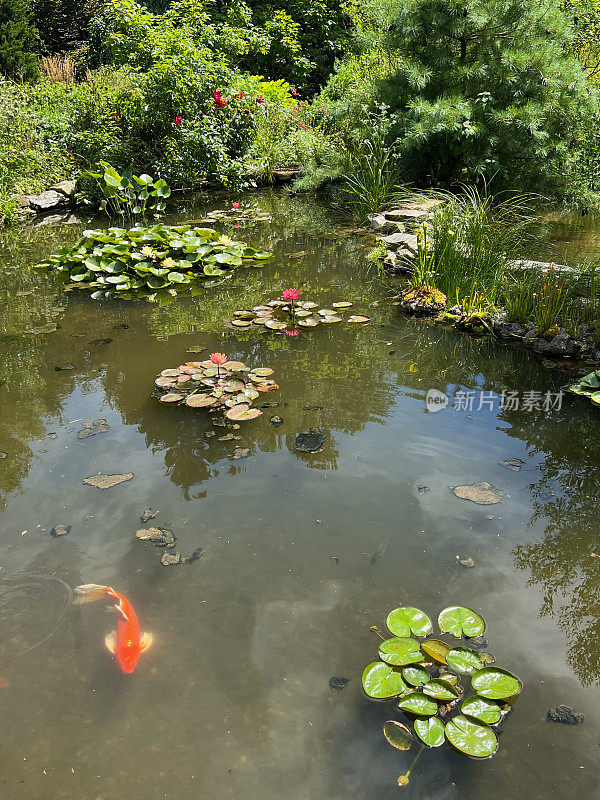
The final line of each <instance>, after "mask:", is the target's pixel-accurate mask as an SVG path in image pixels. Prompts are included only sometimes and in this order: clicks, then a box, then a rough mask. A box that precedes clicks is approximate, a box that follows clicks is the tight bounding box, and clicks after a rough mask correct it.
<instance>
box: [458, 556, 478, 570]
mask: <svg viewBox="0 0 600 800" xmlns="http://www.w3.org/2000/svg"><path fill="white" fill-rule="evenodd" d="M458 563H459V564H460V565H461V567H465V568H466V569H473V567H474V566H475V562H474V561H473V559H472V558H471V556H467V557H466V558H459V559H458Z"/></svg>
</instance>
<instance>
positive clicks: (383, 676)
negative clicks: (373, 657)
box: [362, 661, 406, 700]
mask: <svg viewBox="0 0 600 800" xmlns="http://www.w3.org/2000/svg"><path fill="white" fill-rule="evenodd" d="M362 685H363V689H364V690H365V692H366V693H367V694H368V695H369V697H374V698H375V699H376V700H389V699H390V698H391V697H397V696H398V695H400V694H402V692H404V691H406V684H405V683H404V681H403V680H402V675H401V673H400V670H399V669H396V668H395V667H392V666H390V665H389V664H384V663H383V662H382V661H373V662H372V663H371V664H368V665H367V666H366V667H365V669H364V672H363V676H362Z"/></svg>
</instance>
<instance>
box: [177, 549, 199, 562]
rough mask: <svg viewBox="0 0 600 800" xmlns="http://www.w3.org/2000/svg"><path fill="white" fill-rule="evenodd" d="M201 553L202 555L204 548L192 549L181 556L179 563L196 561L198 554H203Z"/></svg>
mask: <svg viewBox="0 0 600 800" xmlns="http://www.w3.org/2000/svg"><path fill="white" fill-rule="evenodd" d="M203 555H204V548H203V547H197V548H196V549H195V550H192V552H191V553H190V554H189V555H187V556H182V558H181V563H182V564H193V563H194V561H198V559H199V558H200V556H203Z"/></svg>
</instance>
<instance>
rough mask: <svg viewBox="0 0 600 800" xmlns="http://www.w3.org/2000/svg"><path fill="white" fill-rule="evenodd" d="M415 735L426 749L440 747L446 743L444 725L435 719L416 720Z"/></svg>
mask: <svg viewBox="0 0 600 800" xmlns="http://www.w3.org/2000/svg"><path fill="white" fill-rule="evenodd" d="M415 733H416V734H417V736H418V737H419V739H420V740H421V741H422V742H423V744H426V745H427V747H441V746H442V745H443V744H444V742H445V741H446V738H445V736H444V723H443V722H442V720H441V719H438V718H437V717H429V718H428V719H416V720H415Z"/></svg>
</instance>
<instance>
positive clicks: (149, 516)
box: [140, 508, 158, 523]
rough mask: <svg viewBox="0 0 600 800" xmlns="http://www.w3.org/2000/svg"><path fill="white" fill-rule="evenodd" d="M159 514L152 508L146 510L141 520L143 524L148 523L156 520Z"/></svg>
mask: <svg viewBox="0 0 600 800" xmlns="http://www.w3.org/2000/svg"><path fill="white" fill-rule="evenodd" d="M157 514H158V511H153V510H152V509H151V508H145V509H144V510H143V511H142V513H141V516H140V520H141V521H142V522H143V523H146V522H148V520H151V519H154V517H155V516H156V515H157Z"/></svg>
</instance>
